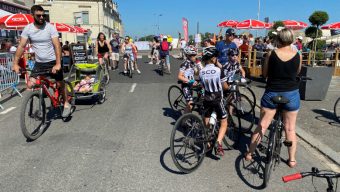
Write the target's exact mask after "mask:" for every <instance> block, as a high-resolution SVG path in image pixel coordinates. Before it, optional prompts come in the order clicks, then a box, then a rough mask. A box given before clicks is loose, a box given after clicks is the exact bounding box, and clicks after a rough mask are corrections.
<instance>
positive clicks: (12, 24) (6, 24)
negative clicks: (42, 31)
mask: <svg viewBox="0 0 340 192" xmlns="http://www.w3.org/2000/svg"><path fill="white" fill-rule="evenodd" d="M33 22H34V19H33V17H32V15H30V14H21V13H20V14H13V15H6V16H3V17H1V18H0V26H1V28H5V29H12V30H13V29H22V28H24V27H25V26H26V25H28V24H30V23H33Z"/></svg>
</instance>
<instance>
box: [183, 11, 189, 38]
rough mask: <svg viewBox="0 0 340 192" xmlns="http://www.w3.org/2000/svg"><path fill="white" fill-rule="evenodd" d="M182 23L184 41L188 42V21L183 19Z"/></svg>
mask: <svg viewBox="0 0 340 192" xmlns="http://www.w3.org/2000/svg"><path fill="white" fill-rule="evenodd" d="M182 23H183V31H184V40H185V41H186V42H188V41H189V33H188V20H187V19H186V18H184V17H183V19H182Z"/></svg>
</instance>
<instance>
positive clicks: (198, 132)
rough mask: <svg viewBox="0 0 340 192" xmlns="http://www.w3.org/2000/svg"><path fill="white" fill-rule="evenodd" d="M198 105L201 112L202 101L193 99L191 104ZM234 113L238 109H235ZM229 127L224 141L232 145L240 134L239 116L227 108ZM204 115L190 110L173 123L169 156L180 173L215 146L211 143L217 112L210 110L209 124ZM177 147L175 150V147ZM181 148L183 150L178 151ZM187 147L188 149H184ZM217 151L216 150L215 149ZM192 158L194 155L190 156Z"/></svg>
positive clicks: (188, 170)
mask: <svg viewBox="0 0 340 192" xmlns="http://www.w3.org/2000/svg"><path fill="white" fill-rule="evenodd" d="M192 105H193V108H195V106H198V107H199V112H200V114H201V115H203V114H202V112H203V103H202V101H195V102H194V103H193V104H192ZM235 113H236V114H237V111H235ZM227 114H228V116H227V120H228V128H227V132H226V135H225V137H224V138H223V143H224V144H225V145H226V146H227V147H228V148H229V149H234V146H235V145H236V144H237V142H238V140H239V137H240V134H241V133H240V131H239V126H240V119H239V117H237V115H236V116H234V115H232V114H231V113H229V111H227ZM202 119H203V118H201V117H199V116H198V115H196V114H193V113H187V114H185V115H183V116H181V117H180V118H179V119H178V120H177V121H176V123H175V125H174V128H173V130H172V132H171V137H170V151H171V157H172V160H173V162H174V164H175V166H176V167H177V168H178V169H179V170H180V171H182V172H183V173H191V172H193V171H195V170H196V169H197V168H198V167H199V166H200V165H201V164H202V162H203V159H204V157H205V154H207V153H208V152H211V151H212V150H213V149H214V150H216V149H215V148H214V147H213V146H212V145H213V144H214V143H215V141H216V139H217V136H218V132H219V122H218V121H217V119H216V113H215V112H213V113H212V114H211V116H210V120H209V128H206V127H205V126H204V123H203V121H202ZM178 147H179V150H178V151H177V152H176V148H178ZM183 148H184V150H183V152H184V154H179V153H180V152H181V151H182V149H183ZM187 151H189V152H188V153H187ZM215 153H216V151H215ZM192 158H193V159H192Z"/></svg>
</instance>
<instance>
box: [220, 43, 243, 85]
mask: <svg viewBox="0 0 340 192" xmlns="http://www.w3.org/2000/svg"><path fill="white" fill-rule="evenodd" d="M238 55H239V51H238V49H229V50H228V57H229V60H228V62H227V63H226V64H225V65H224V66H223V67H222V71H223V73H224V75H225V79H224V80H225V81H226V82H228V83H229V82H233V81H234V80H235V78H236V76H237V75H238V74H239V73H241V76H242V77H243V78H245V76H246V72H245V71H244V69H243V68H242V65H241V64H240V63H239V62H238ZM235 75H236V76H235ZM241 82H243V80H242V79H241Z"/></svg>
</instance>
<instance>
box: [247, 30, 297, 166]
mask: <svg viewBox="0 0 340 192" xmlns="http://www.w3.org/2000/svg"><path fill="white" fill-rule="evenodd" d="M293 42H294V33H293V31H292V30H290V29H287V28H283V29H282V30H280V31H278V32H277V35H276V36H275V43H276V44H277V49H275V50H273V51H271V52H269V53H268V55H267V58H266V63H265V65H264V68H263V76H264V77H266V78H267V85H266V90H265V92H264V94H263V96H262V99H261V116H260V121H259V124H258V126H257V128H256V130H255V131H254V132H253V135H252V137H251V144H250V146H249V151H248V152H247V153H246V154H245V159H246V160H248V161H249V160H251V159H252V154H253V153H254V152H255V149H256V146H257V144H258V143H260V142H261V139H262V138H263V136H264V134H265V132H266V130H267V128H268V127H269V125H270V123H271V121H272V119H273V118H274V116H275V113H276V107H277V106H276V105H275V104H274V103H273V102H272V101H271V98H272V97H275V96H279V95H280V96H284V97H285V98H287V99H288V100H289V103H287V104H284V105H283V123H284V125H285V126H284V128H285V132H286V141H285V144H286V145H287V146H288V156H289V159H288V166H289V167H291V168H292V167H295V166H296V159H295V154H296V147H297V139H296V133H295V123H296V118H297V114H298V111H299V108H300V94H299V82H298V81H297V79H296V76H297V75H298V74H299V73H300V70H301V63H302V56H301V55H300V54H299V53H298V52H297V51H296V50H293V49H292V48H291V44H292V43H293Z"/></svg>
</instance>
